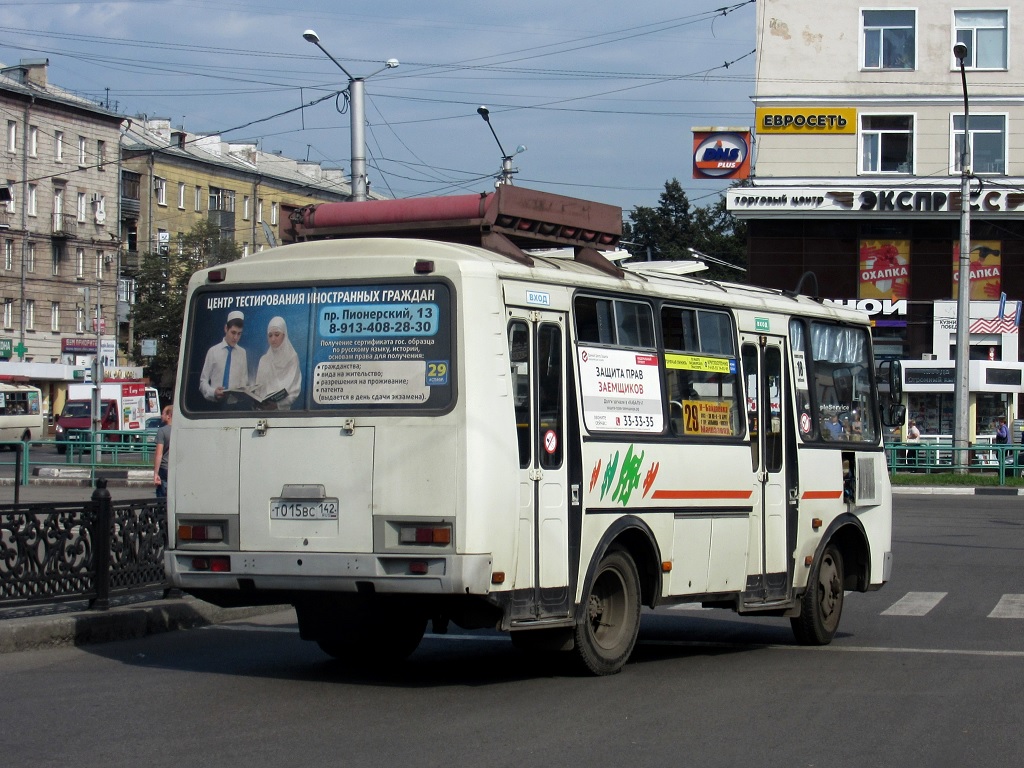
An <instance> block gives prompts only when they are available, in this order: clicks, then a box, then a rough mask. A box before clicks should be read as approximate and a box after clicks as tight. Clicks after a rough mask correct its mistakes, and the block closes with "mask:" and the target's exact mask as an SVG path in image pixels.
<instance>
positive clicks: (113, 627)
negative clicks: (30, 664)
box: [0, 593, 289, 653]
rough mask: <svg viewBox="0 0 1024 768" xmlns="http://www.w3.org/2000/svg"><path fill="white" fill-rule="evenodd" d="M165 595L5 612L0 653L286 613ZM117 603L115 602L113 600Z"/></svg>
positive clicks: (273, 607) (278, 608)
mask: <svg viewBox="0 0 1024 768" xmlns="http://www.w3.org/2000/svg"><path fill="white" fill-rule="evenodd" d="M159 594H160V593H150V594H147V595H141V596H135V597H134V598H123V599H122V604H120V605H114V606H112V607H111V608H110V609H109V610H107V611H93V610H89V609H88V607H87V604H86V603H85V601H77V602H74V603H56V604H55V603H46V604H42V605H35V606H19V607H16V608H3V609H0V653H15V652H17V651H30V650H37V649H41V648H57V647H61V646H68V645H89V644H92V643H106V642H110V641H113V640H132V639H136V638H141V637H146V636H147V635H153V634H157V633H160V632H173V631H175V630H179V629H193V628H195V627H203V626H208V625H211V624H220V623H223V622H226V621H232V620H234V619H244V618H247V617H249V616H260V615H263V614H267V613H276V612H278V611H282V610H287V609H288V607H289V606H287V605H262V606H255V607H251V608H218V607H217V606H215V605H211V604H210V603H206V602H203V601H202V600H198V599H196V598H194V597H174V598H168V599H162V598H160V596H159ZM112 602H116V601H112Z"/></svg>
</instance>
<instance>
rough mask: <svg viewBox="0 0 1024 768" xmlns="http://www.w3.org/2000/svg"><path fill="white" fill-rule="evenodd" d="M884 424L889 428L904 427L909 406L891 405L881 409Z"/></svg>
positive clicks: (901, 404)
mask: <svg viewBox="0 0 1024 768" xmlns="http://www.w3.org/2000/svg"><path fill="white" fill-rule="evenodd" d="M881 412H882V413H881V416H882V423H883V424H884V425H885V426H887V427H902V426H903V422H905V421H906V420H907V406H905V405H903V403H889V404H888V405H884V406H882V408H881Z"/></svg>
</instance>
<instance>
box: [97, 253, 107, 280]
mask: <svg viewBox="0 0 1024 768" xmlns="http://www.w3.org/2000/svg"><path fill="white" fill-rule="evenodd" d="M104 259H105V257H104V255H103V251H96V277H103V266H104Z"/></svg>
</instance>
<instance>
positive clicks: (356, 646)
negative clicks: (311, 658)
mask: <svg viewBox="0 0 1024 768" xmlns="http://www.w3.org/2000/svg"><path fill="white" fill-rule="evenodd" d="M426 628H427V620H426V618H424V617H422V616H417V615H402V616H396V615H391V616H380V615H379V616H375V617H373V618H372V619H369V620H367V621H366V622H359V623H358V624H348V623H345V624H340V623H339V624H335V625H333V626H332V627H331V628H330V629H329V630H327V631H325V632H324V633H323V634H322V635H321V636H320V637H318V638H317V640H316V644H317V645H319V646H320V650H322V651H323V652H324V653H326V654H327V655H328V656H331V657H333V658H335V659H338V660H339V661H344V662H354V663H357V664H361V663H365V662H371V663H373V662H382V661H403V660H405V659H407V658H408V657H409V656H410V655H411V654H412V652H413V651H415V650H416V649H417V648H418V647H419V644H420V641H421V640H422V639H423V633H424V632H425V631H426Z"/></svg>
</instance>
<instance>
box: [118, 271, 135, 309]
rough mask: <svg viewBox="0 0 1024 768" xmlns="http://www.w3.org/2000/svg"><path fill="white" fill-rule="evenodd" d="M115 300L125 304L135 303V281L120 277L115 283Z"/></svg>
mask: <svg viewBox="0 0 1024 768" xmlns="http://www.w3.org/2000/svg"><path fill="white" fill-rule="evenodd" d="M117 300H118V301H123V302H125V303H126V304H134V303H135V281H134V280H132V279H131V278H127V277H122V278H119V279H118V281H117Z"/></svg>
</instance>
